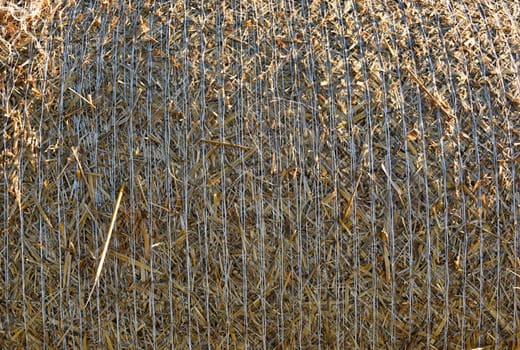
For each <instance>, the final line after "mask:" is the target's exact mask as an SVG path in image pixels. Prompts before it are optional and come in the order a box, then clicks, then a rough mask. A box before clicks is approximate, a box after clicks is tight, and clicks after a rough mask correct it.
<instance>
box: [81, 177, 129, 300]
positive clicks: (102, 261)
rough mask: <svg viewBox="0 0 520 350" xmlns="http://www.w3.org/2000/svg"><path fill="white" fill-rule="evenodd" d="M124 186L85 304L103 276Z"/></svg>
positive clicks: (117, 201)
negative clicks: (102, 272)
mask: <svg viewBox="0 0 520 350" xmlns="http://www.w3.org/2000/svg"><path fill="white" fill-rule="evenodd" d="M124 188H125V184H124V183H123V184H122V185H121V188H120V189H119V193H118V194H117V200H116V205H115V207H114V212H113V213H112V221H111V222H110V227H109V229H108V235H107V240H106V241H105V245H104V246H103V252H102V253H101V258H100V259H99V265H98V268H97V270H96V277H95V278H94V285H93V286H92V289H91V290H90V293H89V295H88V298H87V302H86V303H85V306H87V305H88V303H89V301H90V298H91V297H92V293H94V289H96V286H97V285H98V284H99V278H100V277H101V271H102V270H103V263H104V262H105V258H106V256H107V252H108V246H109V244H110V238H111V237H112V231H113V230H114V225H115V223H116V218H117V212H118V210H119V205H120V204H121V198H122V197H123V190H124Z"/></svg>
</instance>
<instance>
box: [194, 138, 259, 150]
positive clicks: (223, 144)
mask: <svg viewBox="0 0 520 350" xmlns="http://www.w3.org/2000/svg"><path fill="white" fill-rule="evenodd" d="M200 140H201V141H202V142H206V143H209V144H212V145H218V146H224V147H232V148H238V149H241V150H245V151H247V150H250V149H251V147H248V146H242V145H237V144H234V143H229V142H223V141H215V140H208V139H200Z"/></svg>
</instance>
